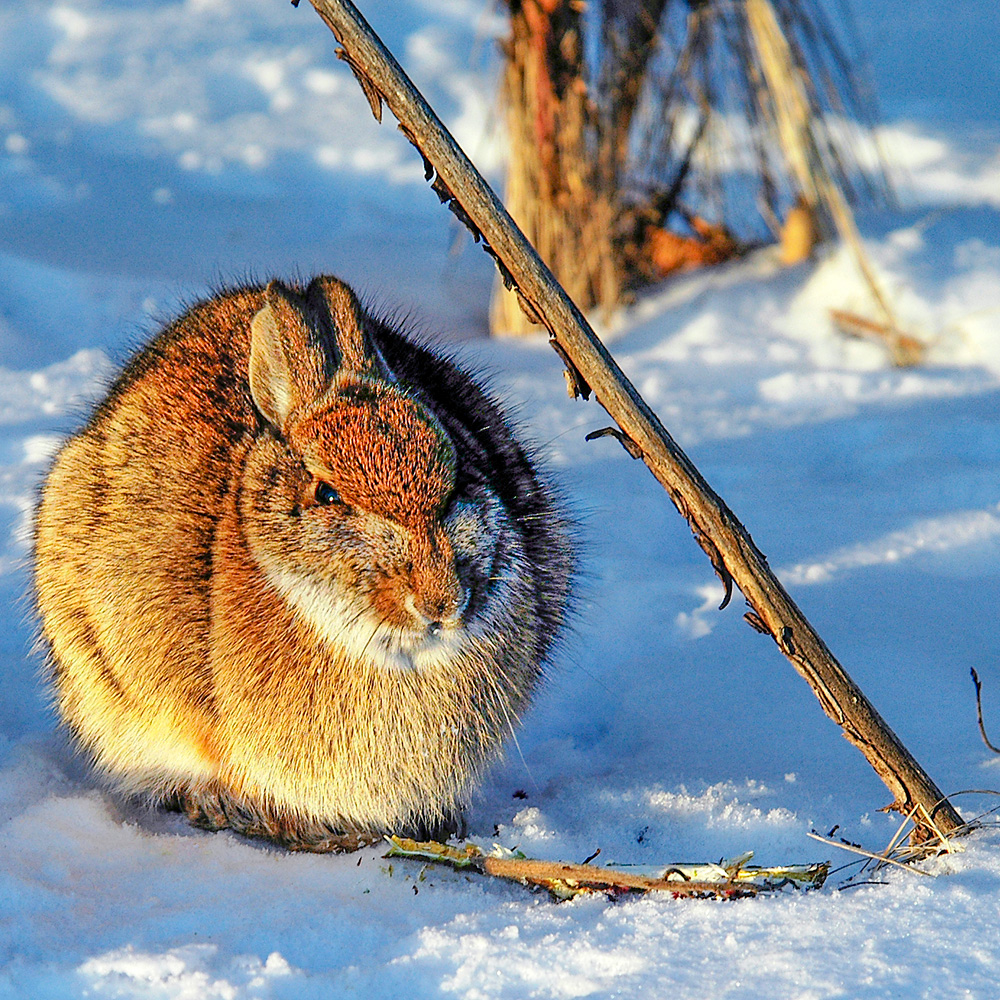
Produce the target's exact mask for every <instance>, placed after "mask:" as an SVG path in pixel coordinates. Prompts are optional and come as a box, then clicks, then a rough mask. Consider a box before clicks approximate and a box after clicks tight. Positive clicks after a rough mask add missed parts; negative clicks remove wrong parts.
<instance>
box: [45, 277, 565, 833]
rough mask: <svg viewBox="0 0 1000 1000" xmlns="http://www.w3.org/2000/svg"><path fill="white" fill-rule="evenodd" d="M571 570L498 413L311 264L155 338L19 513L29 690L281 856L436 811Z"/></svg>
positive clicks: (199, 308) (507, 719)
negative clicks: (31, 517) (33, 640)
mask: <svg viewBox="0 0 1000 1000" xmlns="http://www.w3.org/2000/svg"><path fill="white" fill-rule="evenodd" d="M571 573H572V554H571V547H570V544H569V542H568V533H567V529H566V523H565V520H564V518H563V516H562V515H561V513H560V511H559V509H558V505H557V503H556V501H555V499H554V498H553V495H552V493H551V490H550V489H548V488H547V487H546V486H545V485H544V484H543V482H542V481H541V479H540V478H539V476H538V474H537V473H536V471H535V469H534V467H533V465H532V462H531V460H530V459H529V457H528V456H527V454H526V453H525V451H524V449H523V448H522V447H521V445H519V444H518V442H517V441H516V440H515V438H514V437H513V435H512V433H511V430H510V428H509V425H508V423H507V421H506V419H505V418H504V416H503V414H502V413H501V411H500V410H499V408H498V407H497V405H496V404H495V403H494V402H493V401H492V400H491V399H490V398H489V397H488V396H487V395H486V394H485V393H484V392H483V391H482V390H481V389H480V388H479V387H478V386H477V385H476V383H475V382H474V381H473V380H472V379H471V378H470V377H469V376H468V375H466V374H465V373H464V372H462V371H460V370H459V368H457V367H456V366H455V365H454V364H453V363H452V362H450V361H449V360H446V359H443V358H441V357H438V356H436V355H435V354H433V353H432V352H431V351H429V350H428V349H426V348H424V347H421V346H418V345H416V344H414V343H411V342H410V341H408V340H407V339H406V338H405V337H404V336H403V335H402V334H400V333H399V332H397V331H396V330H395V329H393V328H392V327H391V326H390V325H388V324H387V323H384V322H382V321H379V320H377V319H374V318H373V317H371V316H370V315H368V314H367V313H366V312H365V311H364V309H363V308H362V307H361V305H360V304H359V303H358V300H357V299H356V298H355V296H354V294H353V293H352V292H351V290H350V289H349V288H348V287H347V286H346V285H345V284H343V283H342V282H340V281H338V280H337V279H335V278H332V277H319V278H316V279H314V280H313V281H312V282H311V283H309V284H308V286H307V287H305V288H302V287H295V286H291V285H284V284H281V283H279V282H277V281H273V282H271V283H270V284H269V285H267V287H266V288H262V287H248V288H242V289H238V290H235V291H230V292H226V293H223V294H220V295H218V296H216V297H214V298H212V299H210V300H208V301H205V302H202V303H201V304H199V305H196V306H195V307H194V308H192V309H191V310H189V311H188V312H187V313H186V314H185V315H183V316H182V317H180V318H179V319H178V320H176V321H175V322H174V323H172V324H171V325H170V326H168V327H167V328H166V329H165V330H163V331H162V332H161V333H160V334H159V335H158V336H156V337H155V338H154V339H153V340H152V341H151V342H150V343H149V345H148V346H146V347H145V348H144V349H143V350H141V351H140V352H139V353H138V354H137V355H136V356H135V357H134V358H133V359H132V361H131V362H130V363H129V364H128V365H127V367H126V368H125V370H124V371H123V373H122V374H121V376H120V377H119V378H118V380H117V381H116V382H115V383H114V385H113V386H112V388H111V390H110V392H109V393H108V395H107V397H106V398H105V399H104V400H103V402H101V403H100V404H99V405H98V406H97V408H96V410H95V412H94V413H93V415H92V417H91V418H90V420H89V422H88V423H87V425H86V426H85V427H84V428H83V430H82V431H80V432H79V433H78V434H76V435H75V436H73V437H72V438H70V439H69V441H68V442H67V443H66V444H65V446H64V447H63V448H62V450H61V452H60V453H59V454H58V456H57V458H56V460H55V462H54V465H53V467H52V469H51V471H50V473H49V475H48V478H47V480H46V482H45V484H44V486H43V489H42V493H41V498H40V502H39V506H38V510H37V518H36V531H35V593H36V598H37V604H38V609H39V613H40V619H41V624H42V632H43V635H44V638H45V640H46V641H47V645H48V648H49V650H50V657H49V662H50V664H51V677H52V685H53V689H54V692H55V695H56V701H57V704H58V709H59V712H60V715H61V717H62V719H63V720H64V721H65V723H66V724H67V725H68V726H69V728H70V729H71V731H72V733H73V734H74V736H75V738H76V740H77V741H78V743H79V745H80V746H81V747H82V748H84V749H85V750H86V752H87V753H88V754H89V755H90V757H91V758H92V759H93V762H94V764H95V765H96V767H97V769H98V770H99V771H100V772H101V773H103V774H104V775H105V776H106V777H107V778H108V779H109V780H110V782H111V783H112V785H113V786H115V787H116V788H117V789H119V790H121V791H123V792H125V793H128V794H140V795H145V796H149V797H152V798H153V799H154V800H157V801H160V802H165V803H170V804H173V805H175V806H177V807H180V808H182V809H184V810H185V811H186V812H187V813H188V815H189V817H190V818H191V819H192V821H194V822H196V823H198V824H200V825H204V826H208V827H213V828H218V827H226V826H228V827H234V828H235V829H237V830H239V831H241V832H243V833H247V834H260V835H263V836H266V837H270V838H272V839H274V840H277V841H279V842H281V843H284V844H286V845H287V846H290V847H293V848H303V849H317V850H321V849H336V848H338V847H343V846H353V845H355V844H357V843H360V842H364V841H365V839H366V838H369V837H372V836H374V835H376V834H378V833H380V832H382V831H388V832H410V833H416V834H417V835H426V834H427V833H428V832H437V833H438V834H439V835H440V832H441V831H442V830H444V831H445V832H446V831H447V830H448V829H449V828H451V829H453V828H454V825H455V823H456V822H457V817H458V816H459V815H460V810H461V804H462V802H463V799H464V797H465V796H466V794H467V792H468V790H469V788H470V786H471V785H472V783H473V782H474V780H475V778H476V777H477V776H478V774H479V773H480V772H481V770H482V768H483V766H484V764H485V763H486V762H487V761H488V760H489V759H490V758H491V757H493V756H495V755H496V754H497V752H498V750H499V747H500V745H501V743H502V742H503V740H504V738H505V737H506V736H509V735H510V734H511V732H512V729H513V727H514V725H515V724H516V721H517V719H518V716H519V715H520V714H521V712H522V711H523V710H524V708H525V707H526V705H527V703H528V701H529V698H530V696H531V694H532V692H533V690H534V689H535V687H536V685H537V683H538V681H539V678H540V675H541V670H542V663H543V661H544V659H545V657H546V655H547V653H548V652H549V651H550V649H551V647H552V643H553V640H554V639H555V637H556V635H557V633H558V631H559V629H560V626H561V625H562V622H563V618H564V614H565V608H566V601H567V592H568V587H569V581H570V577H571Z"/></svg>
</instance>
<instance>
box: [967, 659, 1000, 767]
mask: <svg viewBox="0 0 1000 1000" xmlns="http://www.w3.org/2000/svg"><path fill="white" fill-rule="evenodd" d="M969 670H970V671H971V673H972V683H973V684H975V685H976V718H977V719H978V720H979V735H980V736H982V738H983V742H984V743H985V744H986V745H987V746H988V747H989V748H990V749H991V750H992V751H993V752H994V753H1000V747H995V746H994V745H993V744H992V743H990V740H989V737H988V736H987V735H986V726H984V725H983V699H982V690H983V685H982V683H981V682H980V680H979V674H977V673H976V668H975V667H970V668H969Z"/></svg>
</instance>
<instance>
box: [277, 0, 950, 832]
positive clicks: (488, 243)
mask: <svg viewBox="0 0 1000 1000" xmlns="http://www.w3.org/2000/svg"><path fill="white" fill-rule="evenodd" d="M293 2H296V3H297V0H293ZM310 2H311V3H312V5H313V7H315V8H316V11H317V12H318V13H319V15H320V17H322V19H323V20H324V21H325V22H326V24H327V25H328V26H329V28H330V29H331V31H333V33H334V35H335V36H336V37H337V40H338V41H339V42H340V44H341V45H342V46H343V49H342V52H340V53H338V55H340V56H341V58H343V59H344V60H345V61H346V62H347V63H348V64H349V66H350V67H351V70H352V71H353V72H354V75H355V76H356V77H357V79H358V81H359V82H360V84H361V86H362V89H363V90H364V93H365V96H366V97H367V98H368V102H369V104H370V105H371V108H372V112H373V113H374V114H375V117H376V118H377V119H378V120H379V121H381V114H382V102H383V101H384V102H385V103H386V104H387V105H388V106H389V108H390V110H391V111H392V113H393V114H394V115H395V116H396V118H397V119H398V120H399V122H400V128H401V129H402V131H403V132H404V134H405V135H406V136H407V137H408V138H409V139H410V141H411V142H412V143H413V144H414V145H415V146H416V147H417V149H418V150H419V151H420V153H421V155H422V156H423V158H424V167H425V172H426V176H427V179H428V180H429V181H432V185H433V188H434V190H435V191H436V192H437V194H438V197H439V198H440V199H441V200H442V202H444V203H445V204H447V205H448V207H449V208H450V209H451V210H452V211H453V212H454V213H455V214H456V215H457V216H458V218H459V219H460V220H461V221H462V222H463V223H464V224H465V225H466V226H467V227H468V228H469V229H470V231H471V232H472V234H473V237H474V238H475V239H476V240H483V241H484V247H485V249H486V250H487V252H488V253H489V254H490V255H491V256H492V257H493V258H494V260H495V261H496V262H497V266H498V268H499V269H500V274H501V277H502V278H503V279H504V281H505V283H507V285H508V287H512V288H514V289H515V290H516V291H517V293H518V296H519V298H520V300H521V302H522V304H523V305H524V308H525V310H526V311H527V312H528V313H529V314H530V316H531V317H532V318H534V319H536V320H537V321H538V322H541V323H543V324H544V325H545V326H546V327H547V328H548V330H549V337H550V343H551V345H552V347H553V348H554V349H555V351H556V353H557V354H558V355H559V357H560V358H561V359H562V360H563V362H564V363H565V365H566V371H567V382H568V384H569V386H570V390H571V393H572V394H573V395H581V396H583V397H584V398H585V399H586V398H588V397H589V396H590V394H591V392H593V393H594V395H595V396H596V398H597V401H598V402H599V403H600V404H601V406H603V407H604V409H605V410H607V412H608V413H609V414H610V415H611V417H612V418H613V419H614V420H615V422H616V423H617V424H618V427H619V428H620V431H617V432H615V436H616V437H618V439H619V440H620V441H621V442H622V444H623V445H625V447H626V448H627V449H628V451H629V453H630V454H632V455H633V456H635V457H641V458H642V460H643V461H644V462H645V463H646V465H647V466H648V467H649V469H650V471H651V472H652V473H653V475H654V476H656V478H657V479H658V480H659V481H660V483H661V484H662V485H663V486H664V488H665V489H666V491H667V493H668V494H669V495H670V499H671V500H672V501H673V502H674V505H675V506H676V507H677V509H678V510H679V511H680V512H681V514H682V515H683V516H684V517H685V518H686V520H687V521H688V524H690V526H691V530H692V532H693V533H694V537H695V540H696V541H697V542H698V544H699V545H700V546H701V547H702V549H703V550H704V551H705V553H706V555H707V556H708V557H709V559H710V560H711V562H712V566H713V567H714V569H715V571H716V573H717V574H718V575H719V577H720V579H721V580H722V582H723V584H724V586H725V588H726V597H725V600H724V601H723V603H722V607H725V606H726V604H727V603H728V602H729V599H730V597H731V596H732V588H733V584H734V582H735V584H736V586H738V587H739V589H740V590H741V591H742V593H743V596H744V597H745V598H746V601H747V604H748V605H749V606H750V610H749V611H748V612H747V613H746V615H745V616H744V617H746V619H747V621H748V622H749V624H750V625H751V626H753V627H754V628H755V629H757V630H758V631H760V632H763V633H765V634H767V635H770V636H771V638H772V639H774V641H775V642H776V643H777V645H778V648H779V649H780V650H781V651H782V653H784V654H785V656H786V657H787V658H788V659H789V660H790V661H791V663H792V666H793V667H794V668H795V669H796V670H797V671H798V673H799V674H800V675H801V676H802V677H803V678H804V679H805V680H806V681H807V682H808V684H809V686H810V687H811V688H812V689H813V692H814V693H815V695H816V697H817V698H818V699H819V702H820V705H821V706H822V707H823V711H824V712H826V714H827V715H828V716H829V717H830V718H831V719H833V721H834V722H836V723H837V724H838V725H839V726H840V727H841V728H842V729H843V731H844V735H845V736H846V737H847V739H848V740H850V741H851V742H852V743H853V744H854V745H855V746H857V747H858V749H860V750H861V752H862V753H863V754H864V755H865V757H867V758H868V761H869V763H870V764H871V765H872V767H873V768H874V769H875V771H876V772H877V773H878V775H879V777H880V778H881V779H882V780H883V781H884V782H885V784H886V785H887V786H888V788H889V790H890V792H892V795H893V802H892V804H891V805H890V806H889V807H888V808H892V809H896V810H899V811H900V812H904V813H906V812H909V811H910V810H911V809H912V808H913V806H914V805H920V806H922V807H923V808H924V809H925V810H926V813H927V815H928V816H930V817H931V818H932V819H933V820H934V824H935V826H936V828H937V829H938V830H940V831H941V832H942V833H944V834H945V835H947V834H949V833H952V832H953V831H955V830H956V829H958V828H959V827H960V826H962V820H961V817H960V816H959V815H958V813H957V812H956V811H955V809H954V808H953V807H952V805H951V803H950V802H949V801H948V799H947V798H945V796H944V795H942V793H941V791H940V789H938V787H937V786H936V785H935V784H934V782H933V781H932V780H931V779H930V777H929V776H928V775H927V773H926V772H925V771H924V770H923V768H921V767H920V765H919V764H918V763H917V762H916V760H914V758H913V757H912V756H911V755H910V753H909V751H908V750H907V749H906V747H904V746H903V744H902V743H901V742H900V740H899V739H898V737H897V736H896V735H895V733H893V731H892V730H891V729H890V728H889V727H888V726H887V725H886V723H885V722H884V721H883V719H882V717H881V716H880V715H879V714H878V712H877V711H876V710H875V708H874V707H873V706H872V704H871V703H870V702H869V701H868V699H867V698H866V697H865V696H864V694H863V693H862V692H861V689H860V688H859V687H858V686H857V685H856V684H855V683H854V681H852V680H851V678H850V677H849V676H848V675H847V673H846V672H845V671H844V669H843V668H842V667H841V665H840V664H839V663H838V662H837V660H836V659H835V658H834V656H833V654H832V653H831V652H830V650H829V649H827V647H826V645H825V644H824V643H823V640H822V639H821V638H820V637H819V635H818V634H817V633H816V631H815V629H813V627H812V625H810V624H809V622H808V621H807V620H806V618H805V616H804V615H803V614H802V612H801V611H800V610H799V609H798V607H797V606H796V605H795V603H794V602H793V601H792V599H791V597H789V595H788V594H787V593H786V591H785V589H784V587H782V585H781V583H780V582H779V581H778V579H777V578H776V577H775V575H774V574H773V573H772V572H771V569H770V567H769V566H768V565H767V560H766V559H765V558H764V556H763V554H762V553H761V552H760V551H759V550H758V548H757V546H756V545H755V544H754V542H753V539H752V538H751V537H750V534H749V533H748V532H747V530H746V529H745V528H744V527H743V525H742V524H740V522H739V521H738V520H737V518H736V516H735V515H734V514H733V512H732V511H731V510H730V509H729V508H728V507H727V506H726V504H725V503H724V502H723V501H722V499H721V498H720V497H719V496H718V495H717V494H716V493H715V492H714V491H713V490H712V489H711V487H710V486H709V485H708V483H707V482H705V480H704V479H703V478H702V476H701V474H700V473H699V472H698V470H697V469H696V468H695V467H694V465H693V464H692V463H691V461H690V459H688V457H687V456H686V455H685V454H684V452H683V451H681V449H680V448H679V447H678V445H677V444H676V442H675V441H674V440H673V438H671V437H670V435H669V434H668V433H667V431H666V429H665V428H664V427H663V425H662V424H661V423H660V421H659V420H658V419H657V417H656V415H655V414H654V413H653V411H652V410H651V409H650V408H649V407H648V406H647V405H646V403H645V401H644V400H643V399H642V397H641V396H640V395H639V394H638V392H636V390H635V388H634V387H633V386H632V384H631V383H630V382H629V381H628V379H627V378H626V377H625V375H624V374H623V373H622V371H621V369H620V368H619V367H618V365H617V364H616V363H615V360H614V358H612V357H611V355H610V354H609V353H608V351H607V350H606V348H605V347H604V345H603V344H602V343H601V342H600V340H598V338H597V336H596V334H595V333H594V332H593V330H591V328H590V326H589V324H588V323H587V321H586V319H585V318H584V317H583V315H582V314H581V313H580V311H579V309H577V307H576V306H575V305H574V304H573V302H572V301H571V300H570V299H569V298H568V296H567V295H566V293H565V291H563V289H562V287H561V286H560V285H559V283H558V282H557V281H556V280H555V278H554V277H553V276H552V273H551V272H550V271H549V269H548V268H547V267H546V266H545V264H544V263H543V262H542V260H541V259H540V258H539V257H538V254H537V253H535V250H534V248H533V247H532V246H531V244H530V243H529V242H528V241H527V240H526V239H525V237H524V234H523V233H522V232H521V231H520V230H519V229H518V228H517V226H516V225H515V224H514V222H513V220H512V219H511V218H510V216H509V215H508V214H507V212H506V210H505V209H504V207H503V205H502V204H501V203H500V201H499V199H498V198H497V196H496V195H495V194H494V192H493V191H492V190H491V188H490V187H489V185H488V184H487V183H486V181H485V180H483V178H482V176H481V175H480V174H479V173H478V171H477V170H476V168H475V167H474V166H473V165H472V163H471V162H470V160H469V159H468V157H467V156H466V155H465V153H464V152H463V151H462V150H461V148H460V147H459V146H458V144H457V143H456V142H455V140H454V139H453V138H452V136H451V135H450V134H449V133H448V131H447V130H446V129H445V127H444V126H443V125H442V124H441V122H440V120H439V119H438V118H437V116H436V115H435V114H434V112H433V111H432V110H431V108H430V107H429V106H428V104H427V102H426V101H425V100H424V99H423V97H422V96H421V95H420V93H419V92H418V91H417V89H416V88H415V87H414V86H413V84H412V82H411V81H410V80H409V78H408V77H407V76H406V74H405V73H404V72H403V70H402V69H401V68H400V66H399V64H398V63H397V62H396V60H395V59H394V58H393V57H392V54H391V53H390V52H389V51H388V50H387V49H386V48H385V46H384V45H383V44H382V42H381V41H380V39H379V38H378V36H377V35H375V33H374V32H373V31H372V29H371V28H370V27H369V25H368V24H367V22H366V21H365V20H364V18H363V17H362V16H361V14H360V13H359V12H358V10H357V8H356V7H355V6H354V5H353V4H352V3H350V0H310ZM933 834H934V831H933V830H932V829H930V828H929V827H928V826H925V825H919V826H917V827H915V828H914V832H913V835H914V837H915V838H916V839H924V838H927V837H930V836H932V835H933Z"/></svg>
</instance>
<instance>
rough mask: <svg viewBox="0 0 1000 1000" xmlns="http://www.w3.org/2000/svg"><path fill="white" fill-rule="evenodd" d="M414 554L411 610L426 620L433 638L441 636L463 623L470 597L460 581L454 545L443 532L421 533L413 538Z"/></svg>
mask: <svg viewBox="0 0 1000 1000" xmlns="http://www.w3.org/2000/svg"><path fill="white" fill-rule="evenodd" d="M421 536H422V537H421ZM411 551H412V555H413V561H412V565H413V569H412V571H411V575H410V587H411V591H412V595H413V596H412V610H413V611H415V612H416V615H417V617H418V618H420V619H423V622H425V623H426V627H427V630H428V632H429V633H430V634H431V635H438V634H439V633H440V632H441V631H442V629H444V628H445V627H446V626H448V625H456V624H458V622H459V621H460V620H461V617H462V613H463V612H464V611H465V609H466V607H467V606H468V603H469V598H468V594H467V592H466V588H465V587H464V586H463V585H462V582H461V580H459V578H458V572H457V570H456V568H455V557H454V552H453V551H452V548H451V543H450V542H449V541H448V538H447V536H445V535H444V534H443V532H440V531H430V532H427V533H426V534H425V533H423V532H421V533H420V535H419V536H417V537H415V538H414V544H413V548H412V550H411Z"/></svg>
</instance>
